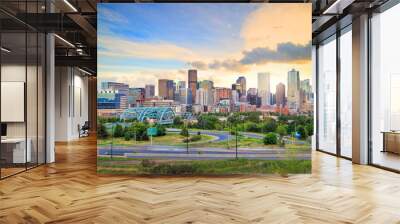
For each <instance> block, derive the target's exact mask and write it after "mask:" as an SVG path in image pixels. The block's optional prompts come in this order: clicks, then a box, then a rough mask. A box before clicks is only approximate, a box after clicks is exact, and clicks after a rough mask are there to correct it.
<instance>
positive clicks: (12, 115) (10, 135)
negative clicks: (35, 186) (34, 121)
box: [1, 33, 31, 177]
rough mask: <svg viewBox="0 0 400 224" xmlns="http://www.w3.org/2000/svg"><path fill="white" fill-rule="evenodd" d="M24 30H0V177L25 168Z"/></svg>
mask: <svg viewBox="0 0 400 224" xmlns="http://www.w3.org/2000/svg"><path fill="white" fill-rule="evenodd" d="M26 40H27V39H26V34H25V33H2V34H1V45H2V49H7V50H1V54H2V55H1V60H2V61H1V123H2V139H1V160H2V170H1V172H2V177H5V176H9V175H12V174H15V173H17V172H20V171H23V170H25V165H26V162H27V161H28V162H30V161H31V150H30V147H29V144H28V150H26V146H27V144H26V122H25V121H26V119H25V105H26V103H25V91H26V74H27V73H26V72H27V71H26V70H27V67H26Z"/></svg>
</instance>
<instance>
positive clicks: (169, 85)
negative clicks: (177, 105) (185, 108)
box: [158, 79, 174, 100]
mask: <svg viewBox="0 0 400 224" xmlns="http://www.w3.org/2000/svg"><path fill="white" fill-rule="evenodd" d="M158 96H160V97H162V98H163V99H165V100H173V99H174V81H172V80H168V79H159V80H158Z"/></svg>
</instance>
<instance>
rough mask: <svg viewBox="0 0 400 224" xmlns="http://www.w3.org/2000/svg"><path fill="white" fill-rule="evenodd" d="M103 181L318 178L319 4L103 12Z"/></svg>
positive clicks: (106, 7) (124, 6)
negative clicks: (315, 70)
mask: <svg viewBox="0 0 400 224" xmlns="http://www.w3.org/2000/svg"><path fill="white" fill-rule="evenodd" d="M97 97H98V102H97V103H98V127H99V128H98V164H97V165H98V173H101V174H128V175H224V174H253V173H257V174H276V173H278V174H285V175H286V174H297V173H310V172H311V136H312V135H313V119H312V115H313V108H314V106H313V102H314V94H313V87H312V82H311V4H268V3H257V4H256V3H252V4H245V3H243V4H233V3H230V4H227V3H221V4H182V3H175V4H157V3H149V4H131V3H119V4H115V3H101V4H98V93H97Z"/></svg>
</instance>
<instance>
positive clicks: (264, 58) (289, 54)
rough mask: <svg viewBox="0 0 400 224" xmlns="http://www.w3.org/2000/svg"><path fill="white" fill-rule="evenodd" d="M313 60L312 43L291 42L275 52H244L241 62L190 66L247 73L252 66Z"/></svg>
mask: <svg viewBox="0 0 400 224" xmlns="http://www.w3.org/2000/svg"><path fill="white" fill-rule="evenodd" d="M310 59H311V42H309V43H308V44H305V45H301V44H293V43H290V42H287V43H280V44H278V46H277V47H276V49H275V50H273V49H270V48H268V47H257V48H254V49H252V50H250V51H243V52H242V56H241V57H240V59H239V60H236V59H225V60H213V61H212V62H210V63H206V62H203V61H193V62H189V63H188V65H189V66H191V67H193V68H196V69H199V70H207V69H212V70H227V71H235V72H246V71H248V70H249V69H250V68H249V66H250V65H262V64H267V63H287V62H297V63H298V62H302V61H309V60H310Z"/></svg>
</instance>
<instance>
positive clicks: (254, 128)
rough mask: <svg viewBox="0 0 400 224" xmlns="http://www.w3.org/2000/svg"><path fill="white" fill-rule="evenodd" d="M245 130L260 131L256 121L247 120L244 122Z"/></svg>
mask: <svg viewBox="0 0 400 224" xmlns="http://www.w3.org/2000/svg"><path fill="white" fill-rule="evenodd" d="M244 130H245V131H250V132H259V128H258V126H257V124H256V123H254V122H250V121H247V122H246V123H244Z"/></svg>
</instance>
